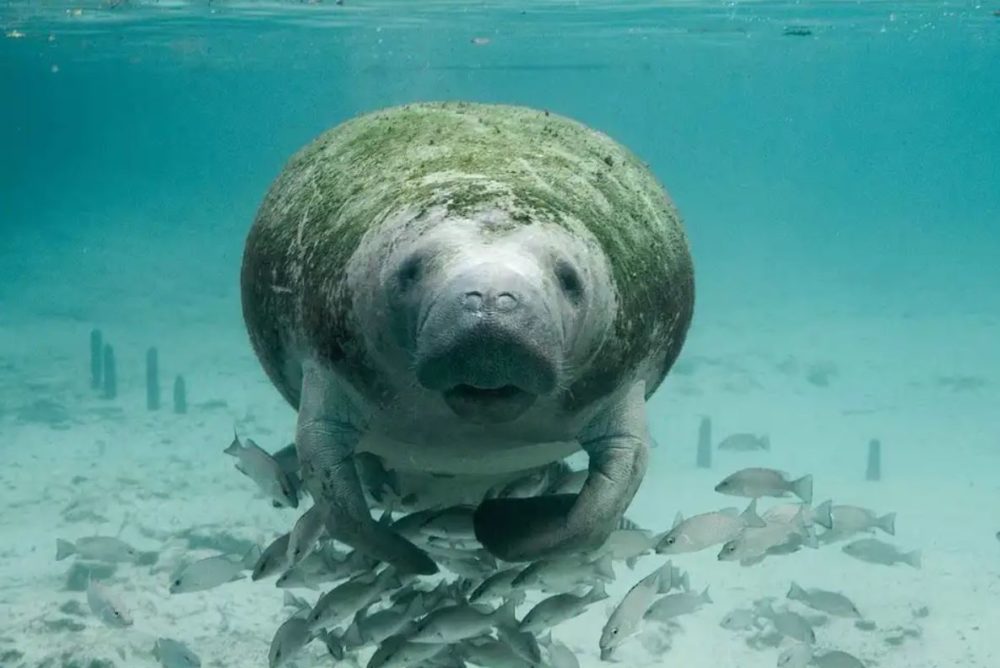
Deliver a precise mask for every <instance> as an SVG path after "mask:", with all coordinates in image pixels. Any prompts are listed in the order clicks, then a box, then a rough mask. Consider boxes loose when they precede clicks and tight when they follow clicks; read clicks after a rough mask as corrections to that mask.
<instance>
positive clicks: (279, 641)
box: [267, 617, 313, 668]
mask: <svg viewBox="0 0 1000 668" xmlns="http://www.w3.org/2000/svg"><path fill="white" fill-rule="evenodd" d="M312 639H313V632H312V630H311V629H310V627H309V621H308V620H306V619H305V618H303V617H291V618H290V619H288V620H286V621H285V623H283V624H282V625H281V626H279V627H278V630H277V631H275V633H274V638H272V639H271V647H270V649H269V650H268V652H267V662H268V666H269V668H278V666H283V665H285V663H286V662H288V661H289V660H291V658H292V657H294V656H295V655H296V654H298V653H299V652H301V651H302V648H303V647H305V646H306V645H308V644H309V642H310V641H311V640H312Z"/></svg>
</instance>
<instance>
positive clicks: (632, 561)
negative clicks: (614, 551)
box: [625, 557, 639, 571]
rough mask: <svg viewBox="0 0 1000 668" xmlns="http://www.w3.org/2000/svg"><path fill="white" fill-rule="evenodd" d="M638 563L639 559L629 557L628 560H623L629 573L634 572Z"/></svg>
mask: <svg viewBox="0 0 1000 668" xmlns="http://www.w3.org/2000/svg"><path fill="white" fill-rule="evenodd" d="M638 562H639V557H629V558H628V559H626V560H625V566H627V567H628V569H629V570H630V571H631V570H635V565H636V564H637V563H638Z"/></svg>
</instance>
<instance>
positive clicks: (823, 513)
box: [761, 500, 833, 529]
mask: <svg viewBox="0 0 1000 668" xmlns="http://www.w3.org/2000/svg"><path fill="white" fill-rule="evenodd" d="M799 510H802V520H803V521H804V522H805V523H806V525H807V526H808V525H810V524H818V525H820V526H821V527H823V528H824V529H830V528H831V527H833V516H832V510H833V502H832V501H830V500H827V501H824V502H823V503H821V504H819V505H818V506H816V507H810V506H808V505H803V504H798V503H781V504H778V505H776V506H771V507H770V508H768V509H767V512H766V513H764V514H763V515H762V516H761V517H762V518H763V519H764V521H765V522H770V523H774V522H788V521H790V520H791V519H792V518H793V517H795V515H797V514H798V512H799Z"/></svg>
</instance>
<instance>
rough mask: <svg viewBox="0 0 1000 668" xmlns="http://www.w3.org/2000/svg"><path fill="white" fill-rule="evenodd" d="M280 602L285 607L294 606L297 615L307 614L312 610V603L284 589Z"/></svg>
mask: <svg viewBox="0 0 1000 668" xmlns="http://www.w3.org/2000/svg"><path fill="white" fill-rule="evenodd" d="M281 602H282V604H283V605H284V606H285V607H286V608H295V611H296V614H297V615H302V616H306V617H308V616H309V611H310V610H312V603H310V602H309V601H307V600H305V599H304V598H302V597H301V596H296V595H295V594H293V593H292V592H290V591H288V590H287V589H286V590H285V595H284V596H283V597H282V599H281Z"/></svg>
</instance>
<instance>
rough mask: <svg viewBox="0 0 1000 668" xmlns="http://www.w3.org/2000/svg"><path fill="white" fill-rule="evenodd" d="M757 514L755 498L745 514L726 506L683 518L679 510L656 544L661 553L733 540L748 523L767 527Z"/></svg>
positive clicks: (675, 552) (694, 549)
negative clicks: (668, 529)
mask: <svg viewBox="0 0 1000 668" xmlns="http://www.w3.org/2000/svg"><path fill="white" fill-rule="evenodd" d="M764 526H766V524H765V522H764V520H762V519H761V518H760V517H759V516H758V515H757V499H753V500H752V501H751V502H750V505H748V506H747V508H746V510H744V511H743V513H742V514H740V513H739V511H738V510H737V509H736V508H724V509H722V510H719V511H715V512H711V513H701V514H700V515H694V516H693V517H689V518H687V519H684V518H683V517H682V516H681V515H680V514H678V515H677V518H676V519H675V520H674V526H673V528H672V529H670V531H668V532H667V533H666V535H665V536H663V538H662V539H661V540H660V542H659V543H658V544H657V546H656V551H657V552H658V553H659V554H681V553H684V552H697V551H698V550H703V549H705V548H707V547H711V546H712V545H718V544H719V543H725V542H726V541H729V540H732V539H733V538H735V537H736V536H738V535H739V534H740V532H741V531H743V530H744V529H746V528H747V527H764Z"/></svg>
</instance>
